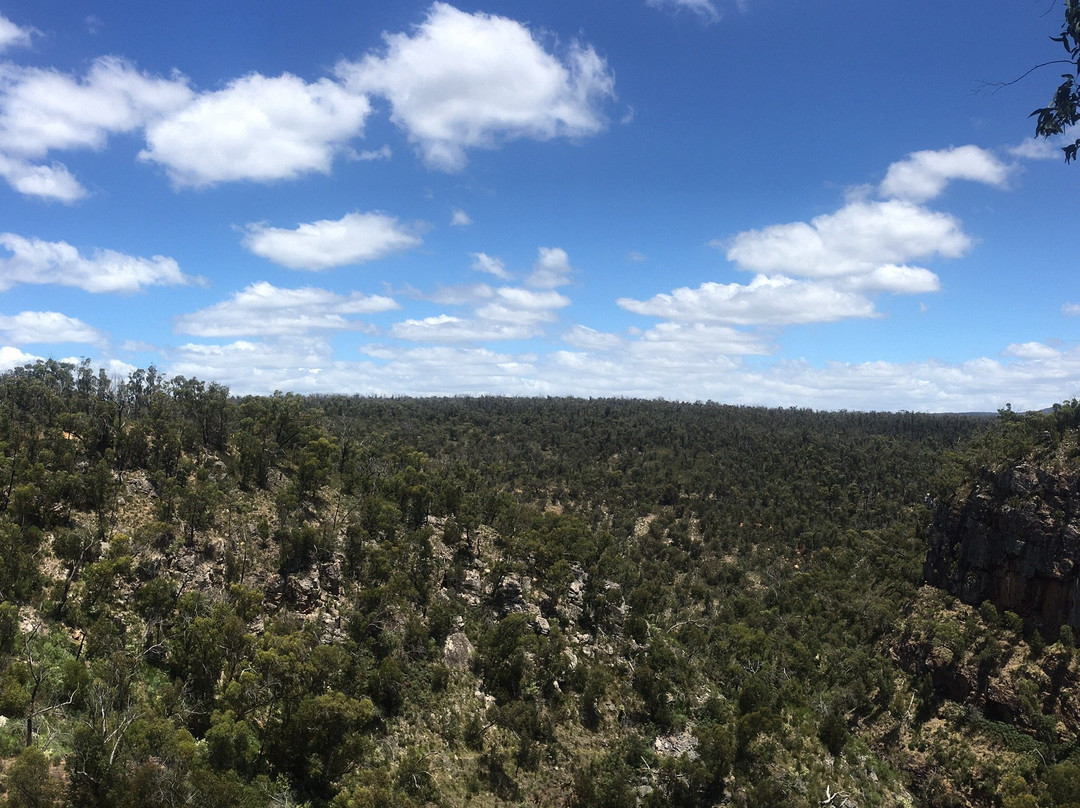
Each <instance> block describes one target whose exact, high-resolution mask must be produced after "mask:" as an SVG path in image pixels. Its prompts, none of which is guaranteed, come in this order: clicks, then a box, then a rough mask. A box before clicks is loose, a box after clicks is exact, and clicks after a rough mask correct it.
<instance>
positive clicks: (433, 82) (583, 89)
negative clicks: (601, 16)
mask: <svg viewBox="0 0 1080 808" xmlns="http://www.w3.org/2000/svg"><path fill="white" fill-rule="evenodd" d="M384 39H385V41H386V49H385V52H384V53H383V54H382V55H374V54H371V55H368V56H367V57H365V58H364V59H363V60H361V61H360V62H355V63H348V62H345V63H342V64H340V65H339V66H338V74H339V76H340V77H341V78H343V79H344V80H345V81H346V83H347V85H348V86H349V87H351V88H353V90H354V91H355V92H357V93H377V94H379V95H382V96H385V97H386V98H387V99H388V100H389V101H390V104H391V106H392V110H393V112H392V120H393V121H394V123H396V124H397V125H398V126H400V127H401V128H403V129H404V130H405V132H406V133H407V134H408V137H409V139H410V140H411V141H412V142H414V143H415V144H417V146H418V147H419V149H420V152H421V154H422V155H423V157H424V160H425V161H426V162H427V163H428V165H430V166H432V167H434V168H437V169H441V170H444V171H457V170H460V169H461V168H463V167H464V165H465V160H466V158H465V150H466V149H469V148H477V147H480V148H491V147H494V146H495V145H497V144H498V143H499V142H500V141H503V140H510V139H514V138H522V137H529V138H536V139H540V140H546V139H549V138H553V137H558V136H563V135H565V136H582V135H591V134H595V133H596V132H599V131H600V130H601V129H603V127H604V125H605V120H604V117H603V114H602V112H601V109H600V106H601V104H602V103H603V101H604V100H605V99H607V98H609V97H611V96H612V94H613V91H614V77H613V75H612V73H611V72H610V70H609V69H608V67H607V65H606V63H605V62H604V60H603V59H601V58H600V57H599V56H598V55H597V53H596V51H594V50H593V49H592V48H591V47H589V46H586V45H583V44H580V43H574V44H573V45H572V46H571V48H570V49H569V52H568V53H567V54H566V57H565V59H562V60H560V59H559V58H558V57H557V56H555V55H552V54H551V53H548V52H547V51H546V50H544V48H543V47H542V46H541V44H540V43H539V42H538V41H537V40H536V38H534V36H533V35H532V33H531V32H530V31H529V30H528V28H526V27H525V26H524V25H522V24H521V23H519V22H516V21H514V20H510V19H507V18H505V17H498V16H494V15H489V14H483V13H476V14H468V13H466V12H463V11H459V10H458V9H456V8H453V7H452V6H450V5H447V4H446V3H435V4H434V5H433V6H432V7H431V10H430V11H429V13H428V16H427V18H426V19H425V20H424V21H423V22H422V23H421V24H420V25H418V26H417V27H416V28H415V30H414V31H413V32H412V33H411V34H405V33H400V34H385V35H384Z"/></svg>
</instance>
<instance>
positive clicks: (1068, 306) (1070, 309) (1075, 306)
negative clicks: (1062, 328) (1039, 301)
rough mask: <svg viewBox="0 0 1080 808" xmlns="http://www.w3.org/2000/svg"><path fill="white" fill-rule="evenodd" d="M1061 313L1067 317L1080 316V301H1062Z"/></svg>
mask: <svg viewBox="0 0 1080 808" xmlns="http://www.w3.org/2000/svg"><path fill="white" fill-rule="evenodd" d="M1061 313H1062V314H1064V315H1065V316H1066V317H1077V316H1080V303H1062V304H1061Z"/></svg>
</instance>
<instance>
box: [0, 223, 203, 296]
mask: <svg viewBox="0 0 1080 808" xmlns="http://www.w3.org/2000/svg"><path fill="white" fill-rule="evenodd" d="M5 251H6V252H8V253H10V255H6V256H5V255H4V252H5ZM199 280H200V279H198V278H192V277H190V276H188V275H185V274H184V273H183V272H181V271H180V266H179V265H178V264H177V263H176V261H175V260H174V259H172V258H167V257H165V256H162V255H155V256H153V257H152V258H139V257H137V256H133V255H126V254H124V253H120V252H116V251H115V250H96V251H94V252H93V253H92V254H91V255H90V256H84V255H83V254H82V253H80V252H79V250H78V249H76V248H75V247H73V246H71V245H70V244H68V243H67V242H65V241H43V240H41V239H38V238H24V237H23V236H19V235H16V234H14V233H0V291H3V290H6V289H10V288H11V287H12V286H15V285H17V284H57V285H60V286H75V287H78V288H80V289H84V290H85V291H87V292H121V293H131V292H138V291H141V290H142V289H144V288H146V287H147V286H178V285H181V284H188V283H197V282H199Z"/></svg>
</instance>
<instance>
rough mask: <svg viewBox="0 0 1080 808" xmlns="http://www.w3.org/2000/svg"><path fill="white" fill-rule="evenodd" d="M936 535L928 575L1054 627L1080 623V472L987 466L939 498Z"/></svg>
mask: <svg viewBox="0 0 1080 808" xmlns="http://www.w3.org/2000/svg"><path fill="white" fill-rule="evenodd" d="M928 539H929V541H928V548H927V556H926V563H925V566H924V570H923V572H924V576H925V578H926V581H927V583H929V584H932V585H934V586H937V587H940V588H942V589H945V590H947V591H949V592H951V593H952V594H954V595H956V596H958V597H959V598H960V599H961V600H962V601H964V602H965V603H970V604H977V603H981V602H983V601H985V600H989V601H991V602H992V603H994V604H995V605H997V606H999V607H1000V608H1002V609H1007V610H1009V611H1011V612H1015V613H1016V614H1019V615H1020V616H1021V617H1023V618H1024V619H1025V620H1027V621H1029V622H1030V623H1032V624H1034V625H1036V626H1038V627H1040V628H1042V629H1045V630H1047V631H1049V632H1050V633H1051V634H1055V633H1056V631H1057V629H1058V628H1059V627H1060V626H1062V625H1066V624H1067V625H1070V626H1072V627H1073V628H1074V629H1080V472H1077V471H1076V470H1061V469H1053V468H1047V467H1046V466H1045V465H1040V464H1035V463H1017V464H1014V465H1012V466H1009V467H1007V468H1005V469H1004V470H1002V471H991V470H989V469H984V470H983V472H982V473H981V474H980V476H979V480H978V482H977V484H976V485H974V486H973V487H972V489H971V490H970V492H968V493H966V494H960V495H958V496H957V497H956V499H954V501H953V502H952V503H949V504H939V505H938V506H937V508H936V512H935V518H934V523H933V525H932V526H931V528H930V531H929V536H928Z"/></svg>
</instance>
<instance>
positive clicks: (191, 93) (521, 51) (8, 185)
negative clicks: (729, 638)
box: [0, 0, 1080, 411]
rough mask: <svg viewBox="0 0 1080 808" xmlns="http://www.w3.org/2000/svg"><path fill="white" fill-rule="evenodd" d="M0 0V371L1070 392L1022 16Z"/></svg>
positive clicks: (388, 382) (750, 389) (683, 6)
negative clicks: (81, 363) (40, 368)
mask: <svg viewBox="0 0 1080 808" xmlns="http://www.w3.org/2000/svg"><path fill="white" fill-rule="evenodd" d="M75 5H76V4H72V3H70V2H67V1H65V2H60V1H59V0H32V2H31V1H30V0H25V1H16V2H3V0H0V368H8V367H12V366H16V365H18V364H22V363H24V362H27V361H33V360H34V359H35V358H42V357H52V358H57V359H69V358H70V359H74V360H76V361H77V360H78V359H80V358H82V357H88V358H90V359H91V360H92V361H93V362H94V363H95V364H100V365H101V366H104V367H106V368H107V369H108V370H109V371H110V372H111V373H114V374H116V375H118V376H123V375H124V374H126V373H127V372H129V371H130V370H131V369H133V368H134V367H144V366H146V365H148V364H151V363H153V364H155V365H156V366H157V367H158V368H159V369H160V370H162V371H164V372H165V373H166V374H168V375H174V374H182V375H185V376H197V377H199V378H203V379H207V380H209V379H213V380H217V381H220V382H222V383H225V384H227V385H228V386H229V387H230V388H231V389H232V390H233V391H234V392H237V393H249V392H250V393H269V392H272V391H274V390H293V391H297V392H347V393H363V394H379V395H399V394H417V395H426V394H439V395H445V394H450V395H453V394H482V393H494V394H512V395H568V394H569V395H579V396H609V395H616V396H641V397H658V396H662V397H664V398H668V399H686V400H714V401H722V402H728V403H743V404H766V405H775V406H808V407H814V408H824V409H840V408H846V409H907V410H926V411H949V410H951V411H964V410H992V409H996V408H998V407H1002V406H1004V404H1005V403H1006V402H1011V403H1012V405H1013V407H1014V408H1016V409H1023V408H1029V407H1044V406H1047V405H1049V404H1050V403H1052V402H1054V401H1059V400H1062V399H1065V398H1072V397H1075V396H1077V395H1080V344H1078V339H1080V288H1078V284H1077V281H1076V278H1077V261H1076V258H1075V250H1074V249H1072V248H1071V247H1072V245H1071V230H1072V228H1071V226H1070V222H1071V218H1070V213H1071V212H1072V210H1073V208H1074V206H1075V204H1076V202H1077V191H1076V189H1077V187H1080V186H1078V183H1080V173H1078V172H1080V168H1076V167H1074V166H1069V167H1066V166H1065V165H1063V163H1062V157H1061V151H1060V148H1059V146H1060V144H1056V143H1046V142H1043V141H1037V140H1035V139H1033V138H1032V132H1033V123H1032V121H1031V120H1029V119H1028V117H1027V116H1028V114H1029V113H1030V112H1031V110H1032V109H1034V108H1035V107H1037V106H1041V105H1043V104H1044V103H1045V102H1046V101H1047V100H1048V99H1049V96H1050V95H1051V93H1052V91H1053V88H1054V87H1055V86H1056V83H1057V76H1058V74H1059V73H1060V72H1061V71H1060V70H1059V69H1058V68H1057V66H1051V67H1048V68H1045V69H1044V70H1042V71H1039V72H1036V73H1034V74H1033V75H1031V76H1029V77H1027V78H1026V79H1024V80H1023V81H1020V82H1018V83H1016V84H1012V85H1009V86H1007V87H1003V88H1000V89H997V90H996V91H995V88H994V86H993V85H994V83H996V82H1007V81H1010V80H1012V79H1014V78H1016V77H1018V76H1020V75H1021V74H1023V73H1024V72H1025V71H1027V70H1028V69H1029V68H1031V67H1032V66H1033V65H1035V64H1038V63H1040V62H1045V61H1047V60H1049V59H1053V58H1056V57H1057V56H1058V51H1057V48H1059V47H1060V46H1056V45H1055V44H1054V43H1052V42H1050V41H1049V39H1048V37H1049V36H1051V35H1054V34H1056V33H1057V30H1058V28H1059V18H1060V16H1061V15H1060V9H1059V8H1058V7H1057V6H1056V5H1054V4H1051V3H1048V2H1034V0H1029V2H1019V3H1017V2H1010V3H1005V2H1002V3H975V2H956V3H947V4H942V3H939V2H935V3H930V2H923V1H922V0H914V1H913V2H909V3H905V4H903V5H902V7H898V6H897V5H896V4H892V5H889V4H880V3H865V2H855V0H828V2H824V3H802V4H794V3H782V2H779V0H741V1H740V2H736V1H735V0H730V2H729V1H728V0H712V2H709V0H607V2H596V1H595V0H577V1H576V2H573V3H567V2H565V0H530V1H529V2H490V3H487V4H478V3H458V4H454V5H451V4H447V3H434V4H430V3H411V2H399V3H392V4H391V3H343V2H325V3H314V4H313V3H304V4H301V3H293V2H286V1H285V0H282V1H281V2H275V3H265V2H263V1H262V0H259V1H258V2H255V1H254V0H252V1H251V2H247V1H245V0H237V1H236V2H230V3H227V4H219V3H214V4H211V3H202V2H190V3H184V4H165V3H145V2H100V3H80V4H77V9H73V6H75Z"/></svg>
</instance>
